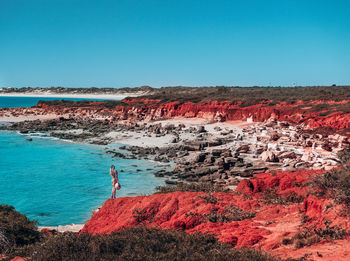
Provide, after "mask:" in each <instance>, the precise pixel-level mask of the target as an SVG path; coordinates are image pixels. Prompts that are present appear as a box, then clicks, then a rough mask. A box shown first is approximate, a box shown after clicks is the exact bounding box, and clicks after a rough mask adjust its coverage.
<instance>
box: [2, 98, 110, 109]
mask: <svg viewBox="0 0 350 261" xmlns="http://www.w3.org/2000/svg"><path fill="white" fill-rule="evenodd" d="M40 100H42V101H54V100H67V101H103V100H105V99H85V98H61V97H60V98H54V97H49V98H44V97H11V96H0V108H2V107H7V108H16V107H31V106H34V105H36V104H37V103H38V101H40Z"/></svg>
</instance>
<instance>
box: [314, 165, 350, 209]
mask: <svg viewBox="0 0 350 261" xmlns="http://www.w3.org/2000/svg"><path fill="white" fill-rule="evenodd" d="M311 184H312V185H313V187H314V188H316V194H317V195H318V196H329V197H331V198H333V199H334V201H335V202H336V203H338V204H342V203H344V204H345V206H346V209H347V210H350V166H349V165H346V166H344V167H343V168H341V169H337V170H332V171H330V172H326V173H324V174H322V175H317V176H315V178H314V179H313V180H312V181H311Z"/></svg>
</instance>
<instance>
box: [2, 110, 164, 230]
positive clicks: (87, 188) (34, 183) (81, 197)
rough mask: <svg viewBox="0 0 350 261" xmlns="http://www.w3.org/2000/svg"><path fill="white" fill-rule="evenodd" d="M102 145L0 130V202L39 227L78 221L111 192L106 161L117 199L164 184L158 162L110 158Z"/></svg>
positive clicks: (86, 216) (141, 193) (146, 191)
mask: <svg viewBox="0 0 350 261" xmlns="http://www.w3.org/2000/svg"><path fill="white" fill-rule="evenodd" d="M21 106H22V105H21ZM29 138H32V141H28V139H29ZM118 146H119V145H118V144H113V145H110V147H113V148H115V147H118ZM106 149H108V147H106V146H97V145H89V144H80V143H73V142H69V141H62V140H58V139H54V138H51V137H43V136H40V134H31V136H27V135H21V134H18V133H16V132H10V131H0V204H8V205H12V206H14V207H15V208H16V210H18V211H20V212H21V213H24V214H25V215H27V216H28V217H29V218H30V219H32V220H37V221H38V222H39V225H43V226H56V225H66V224H72V223H75V224H80V223H84V222H85V221H87V220H88V219H89V218H90V217H91V211H92V210H94V209H96V208H97V207H98V206H101V205H103V203H104V202H105V201H106V200H107V199H108V198H109V197H110V196H111V189H112V186H111V177H110V176H109V167H110V165H111V164H114V165H115V166H116V169H117V170H118V171H119V179H120V183H121V185H122V189H121V190H119V191H118V192H117V195H118V197H122V196H123V197H124V196H135V195H144V194H149V193H152V192H153V191H154V188H155V187H156V186H159V185H164V179H162V178H156V177H154V175H153V173H154V171H156V170H157V169H158V168H160V167H161V165H159V163H156V162H153V161H146V160H125V159H119V158H112V157H111V155H110V154H107V153H106ZM121 170H123V172H122V171H121Z"/></svg>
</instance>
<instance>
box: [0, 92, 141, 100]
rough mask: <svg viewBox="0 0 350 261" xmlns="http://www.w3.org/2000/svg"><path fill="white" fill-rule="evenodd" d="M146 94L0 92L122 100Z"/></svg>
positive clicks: (21, 94) (33, 95)
mask: <svg viewBox="0 0 350 261" xmlns="http://www.w3.org/2000/svg"><path fill="white" fill-rule="evenodd" d="M143 94H145V93H144V92H136V93H120V94H83V93H82V94H70V93H64V94H57V93H49V92H48V93H42V92H40V93H35V92H32V93H0V96H6V97H43V98H78V99H80V98H82V99H106V100H122V99H124V98H126V97H137V96H140V95H143Z"/></svg>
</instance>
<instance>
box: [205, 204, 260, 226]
mask: <svg viewBox="0 0 350 261" xmlns="http://www.w3.org/2000/svg"><path fill="white" fill-rule="evenodd" d="M255 214H256V213H255V212H248V211H244V210H243V209H240V208H238V207H236V206H233V205H230V206H228V207H227V208H226V210H225V212H224V213H219V212H217V211H213V212H211V213H210V214H208V215H206V216H205V218H206V220H207V221H208V222H211V223H229V222H232V221H242V220H245V219H251V218H254V217H255Z"/></svg>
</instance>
